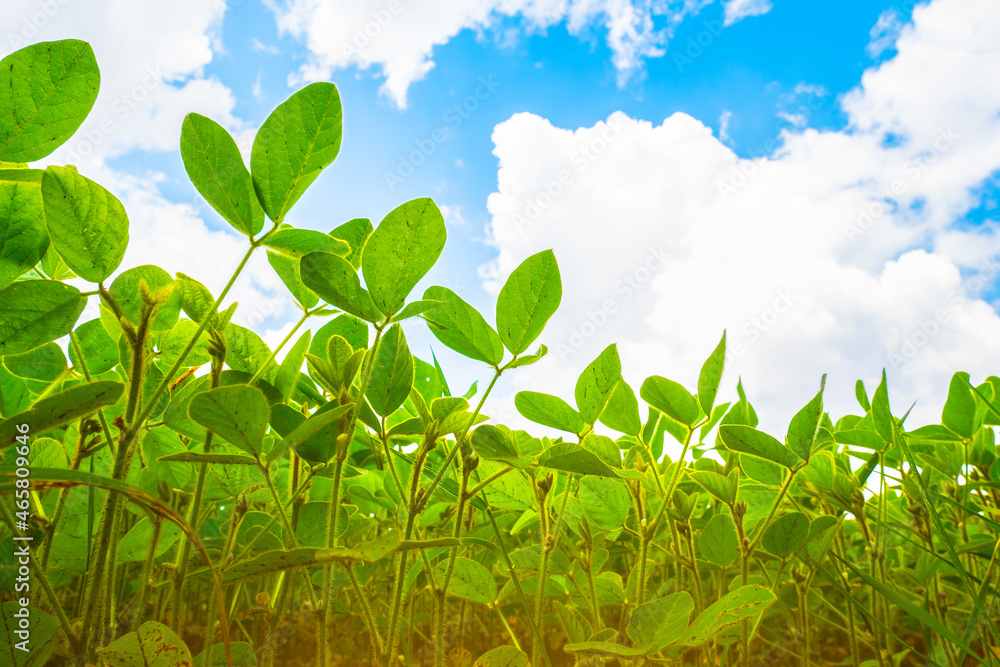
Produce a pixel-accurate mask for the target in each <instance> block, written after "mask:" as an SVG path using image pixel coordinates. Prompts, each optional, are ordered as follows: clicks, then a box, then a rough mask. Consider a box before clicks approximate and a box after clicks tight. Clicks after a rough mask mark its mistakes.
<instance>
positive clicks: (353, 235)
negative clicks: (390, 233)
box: [330, 218, 375, 271]
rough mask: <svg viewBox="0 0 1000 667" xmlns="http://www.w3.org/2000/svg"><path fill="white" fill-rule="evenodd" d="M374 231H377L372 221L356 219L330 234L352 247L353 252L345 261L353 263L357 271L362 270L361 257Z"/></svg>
mask: <svg viewBox="0 0 1000 667" xmlns="http://www.w3.org/2000/svg"><path fill="white" fill-rule="evenodd" d="M373 231H375V228H374V227H372V221H371V220H369V219H368V218H354V219H353V220H348V221H347V222H345V223H344V224H342V225H340V226H338V227H337V228H335V229H334V230H333V231H331V232H330V236H332V237H334V238H338V239H340V240H341V241H346V242H347V244H348V245H349V246H351V252H350V254H348V255H347V256H346V258H345V259H347V261H348V262H350V263H351V266H353V267H354V270H355V271H359V270H360V269H361V255H362V253H363V252H364V249H365V243H367V241H368V237H369V236H371V234H372V232H373Z"/></svg>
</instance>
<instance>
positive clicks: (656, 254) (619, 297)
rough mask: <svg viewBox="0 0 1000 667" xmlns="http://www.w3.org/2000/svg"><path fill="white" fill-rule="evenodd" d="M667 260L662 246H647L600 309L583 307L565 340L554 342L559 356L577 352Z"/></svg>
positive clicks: (563, 358) (563, 356)
mask: <svg viewBox="0 0 1000 667" xmlns="http://www.w3.org/2000/svg"><path fill="white" fill-rule="evenodd" d="M667 259H668V256H667V253H666V251H665V250H664V248H663V246H660V247H658V248H656V247H650V248H649V253H648V254H647V256H646V259H645V261H644V262H643V263H642V264H640V265H639V266H637V267H636V268H635V269H633V270H632V271H630V272H628V273H626V274H625V275H623V276H622V277H621V280H619V281H618V282H616V283H615V287H614V292H615V295H616V296H614V297H609V298H607V299H605V300H604V301H603V302H601V306H600V308H597V309H595V310H587V311H586V313H585V314H584V317H583V319H582V320H581V321H580V323H579V324H577V325H576V326H574V327H573V328H572V329H571V330H570V334H569V336H568V337H567V338H566V341H565V342H559V343H556V344H555V351H556V352H558V353H559V359H560V360H565V359H566V358H567V357H569V356H572V355H574V354H576V353H577V352H579V351H580V350H581V349H582V348H583V346H584V345H585V344H586V343H587V341H588V340H590V339H591V338H593V337H594V335H595V334H596V333H597V332H598V331H599V330H600V329H601V328H602V327H603V326H604V325H605V324H607V323H608V322H609V321H610V320H611V318H612V317H613V316H614V315H615V314H616V313H617V312H618V309H619V308H620V307H621V305H622V304H623V303H624V302H626V301H628V300H630V299H631V298H632V297H633V296H635V295H636V294H637V293H638V292H639V291H640V290H642V288H643V287H644V286H645V285H646V284H647V283H649V281H650V280H651V279H652V278H653V276H654V275H655V274H656V273H657V272H658V271H660V270H662V269H663V267H664V266H666V265H667Z"/></svg>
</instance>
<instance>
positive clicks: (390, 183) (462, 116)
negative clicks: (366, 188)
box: [383, 74, 501, 192]
mask: <svg viewBox="0 0 1000 667" xmlns="http://www.w3.org/2000/svg"><path fill="white" fill-rule="evenodd" d="M500 86H501V83H500V82H499V81H497V80H496V79H494V78H493V75H492V74H490V75H488V76H481V77H479V79H478V83H477V85H476V88H475V90H473V91H472V93H471V94H469V95H467V96H466V97H465V99H463V100H462V101H460V102H455V104H453V105H452V106H451V108H450V109H448V110H447V111H445V112H444V114H442V116H441V120H442V121H443V124H442V125H440V126H439V127H437V128H435V129H434V130H432V131H431V133H430V135H428V136H426V137H424V138H422V139H416V140H414V142H413V143H414V146H415V148H414V149H413V150H412V151H410V152H409V153H408V154H406V155H400V156H399V162H398V164H397V165H396V169H395V170H393V171H389V170H386V171H385V172H384V173H383V178H384V179H385V184H386V186H387V187H388V188H389V191H390V192H395V191H396V188H397V187H399V186H400V185H402V184H403V183H404V182H406V179H408V178H409V177H410V176H413V174H415V173H416V172H417V169H418V168H419V167H420V166H421V165H423V164H424V163H425V162H427V160H428V159H429V158H430V157H431V156H432V155H434V153H435V152H437V149H438V147H439V146H440V145H441V144H444V143H445V142H447V141H448V140H449V139H451V138H452V137H454V136H455V133H456V132H457V131H458V128H460V127H461V126H462V124H463V123H464V122H465V121H466V120H468V119H469V118H471V117H472V114H473V113H475V112H476V111H477V110H478V109H479V107H480V106H482V104H483V102H486V101H487V100H488V99H490V98H491V97H493V93H494V92H496V89H497V88H499V87H500Z"/></svg>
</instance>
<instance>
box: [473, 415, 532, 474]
mask: <svg viewBox="0 0 1000 667" xmlns="http://www.w3.org/2000/svg"><path fill="white" fill-rule="evenodd" d="M471 444H472V450H473V451H474V452H475V453H476V455H478V456H479V458H481V459H486V460H488V461H503V462H504V463H506V464H508V465H512V466H514V467H515V468H523V467H525V465H527V463H528V462H527V461H526V460H524V459H523V458H521V454H520V452H518V450H517V442H516V440H515V438H514V434H513V433H511V432H510V429H508V428H507V427H506V426H494V425H493V424H484V425H483V426H480V427H479V428H477V429H476V430H475V431H473V432H472V438H471Z"/></svg>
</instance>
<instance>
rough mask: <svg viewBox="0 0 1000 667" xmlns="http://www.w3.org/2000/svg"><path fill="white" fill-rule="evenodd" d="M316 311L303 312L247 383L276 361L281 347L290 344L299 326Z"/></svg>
mask: <svg viewBox="0 0 1000 667" xmlns="http://www.w3.org/2000/svg"><path fill="white" fill-rule="evenodd" d="M314 312H315V311H312V310H306V311H305V312H303V313H302V317H300V318H299V321H298V322H296V323H295V326H293V327H292V330H291V331H289V332H288V335H286V336H285V337H284V339H282V341H281V342H280V343H278V347H276V348H274V350H272V351H271V355H270V356H269V357H268V358H267V359H266V360H265V361H264V363H263V364H261V365H260V367H259V368H258V369H257V371H256V372H255V373H254V374H253V377H251V378H250V380H249V381H248V382H247V384H250V385H252V384H253V383H254V382H256V381H257V380H258V378H260V375H261V373H263V372H264V370H265V369H266V368H267V367H268V365H269V364H270V363H271V362H272V361H274V359H275V357H277V356H278V352H281V348H283V347H285V345H287V344H288V341H290V340H291V339H292V336H294V335H295V332H296V331H298V330H299V327H301V326H302V325H303V324H305V322H306V320H308V319H309V318H310V317H312V315H313V313H314Z"/></svg>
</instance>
